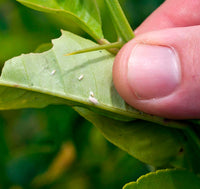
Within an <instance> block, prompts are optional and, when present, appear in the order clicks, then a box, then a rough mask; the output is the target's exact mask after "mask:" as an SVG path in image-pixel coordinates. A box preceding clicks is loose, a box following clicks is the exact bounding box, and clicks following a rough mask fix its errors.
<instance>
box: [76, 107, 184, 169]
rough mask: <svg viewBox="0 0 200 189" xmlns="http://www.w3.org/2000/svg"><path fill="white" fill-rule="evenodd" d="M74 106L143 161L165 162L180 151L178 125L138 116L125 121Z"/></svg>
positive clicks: (154, 163)
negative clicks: (135, 118)
mask: <svg viewBox="0 0 200 189" xmlns="http://www.w3.org/2000/svg"><path fill="white" fill-rule="evenodd" d="M74 109H75V110H76V111H77V112H79V113H80V114H81V115H82V116H83V117H85V118H86V119H88V120H89V121H90V122H92V123H93V124H94V125H95V126H96V127H97V128H98V129H99V130H100V131H101V132H102V134H103V135H104V137H105V138H107V139H108V140H109V141H110V142H112V143H113V144H115V145H116V146H118V147H119V148H121V149H123V150H124V151H126V152H128V153H129V154H130V155H132V156H133V157H135V158H137V159H139V160H140V161H142V162H145V163H147V164H151V165H154V166H159V167H160V166H166V165H168V164H170V161H173V160H174V159H175V158H177V157H178V156H180V155H181V153H180V151H182V148H183V144H182V142H183V139H182V136H181V133H180V132H179V130H177V129H174V128H167V127H162V126H161V125H157V124H154V123H150V122H145V121H141V120H135V121H130V122H124V121H119V120H114V119H110V118H107V117H105V116H101V115H98V114H96V113H94V112H92V111H89V110H87V109H85V108H80V107H74Z"/></svg>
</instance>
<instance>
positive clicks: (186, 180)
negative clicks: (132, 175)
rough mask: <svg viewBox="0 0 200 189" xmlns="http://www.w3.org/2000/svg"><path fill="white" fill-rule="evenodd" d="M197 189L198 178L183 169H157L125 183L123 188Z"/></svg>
mask: <svg viewBox="0 0 200 189" xmlns="http://www.w3.org/2000/svg"><path fill="white" fill-rule="evenodd" d="M161 188H162V189H189V188H190V189H199V188H200V178H199V177H197V176H196V175H195V174H193V173H191V172H188V171H185V170H172V169H171V170H170V169H166V170H159V171H156V172H152V173H149V174H147V175H144V176H142V177H140V178H139V179H138V180H137V181H136V182H131V183H128V184H126V185H125V186H124V187H123V189H161Z"/></svg>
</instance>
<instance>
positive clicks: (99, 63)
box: [0, 31, 184, 127]
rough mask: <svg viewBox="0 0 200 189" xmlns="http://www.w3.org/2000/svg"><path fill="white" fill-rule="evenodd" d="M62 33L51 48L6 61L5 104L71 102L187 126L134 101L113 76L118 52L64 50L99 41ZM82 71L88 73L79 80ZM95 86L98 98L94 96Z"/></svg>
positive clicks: (0, 93)
mask: <svg viewBox="0 0 200 189" xmlns="http://www.w3.org/2000/svg"><path fill="white" fill-rule="evenodd" d="M62 33H63V34H62V36H61V37H60V38H59V39H56V40H53V48H52V49H50V50H49V51H47V52H44V53H35V54H32V53H31V54H28V55H21V56H19V57H15V58H13V59H11V60H8V61H7V62H6V63H5V66H4V68H3V70H2V75H1V78H0V86H1V87H0V109H1V110H3V109H18V108H27V107H34V108H41V107H45V106H47V105H49V104H67V105H70V106H82V107H86V108H88V109H90V110H93V111H95V112H98V113H100V114H103V115H106V116H108V117H112V118H114V119H120V120H124V121H128V120H133V119H135V118H138V119H144V120H148V121H152V122H156V123H159V124H162V125H166V126H175V127H183V126H184V124H182V123H181V122H176V121H170V120H168V121H165V120H164V119H163V118H159V117H156V116H152V115H148V114H144V113H141V112H139V111H138V110H135V109H133V108H132V107H130V106H128V105H127V104H126V103H125V101H124V100H123V99H122V98H121V97H120V96H119V94H118V93H117V91H116V90H115V88H114V85H113V82H112V64H113V61H114V56H113V55H112V54H110V53H109V52H107V51H106V50H101V51H94V52H88V53H83V54H78V55H74V56H64V54H67V53H71V52H74V51H77V50H80V49H84V48H89V47H92V46H96V45H97V44H96V43H94V42H92V41H90V40H87V39H84V38H81V37H79V36H77V35H74V34H72V33H69V32H65V31H63V32H62ZM81 75H82V76H83V79H82V80H79V79H78V78H79V77H80V76H81ZM91 91H92V92H93V93H94V97H95V98H96V99H97V100H98V104H95V103H92V102H91V98H90V92H91Z"/></svg>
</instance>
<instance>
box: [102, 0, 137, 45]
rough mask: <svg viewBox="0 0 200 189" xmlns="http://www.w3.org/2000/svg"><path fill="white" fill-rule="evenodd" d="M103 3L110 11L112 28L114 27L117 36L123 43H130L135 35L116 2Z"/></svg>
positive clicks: (111, 0) (107, 1) (114, 0)
mask: <svg viewBox="0 0 200 189" xmlns="http://www.w3.org/2000/svg"><path fill="white" fill-rule="evenodd" d="M105 2H106V4H107V6H108V8H109V10H110V13H111V15H112V19H113V23H114V26H115V27H116V30H117V33H118V35H120V36H119V37H120V38H121V39H122V40H123V41H124V42H128V41H130V40H131V39H132V38H134V37H135V35H134V33H133V30H132V28H131V26H130V24H129V22H128V20H127V19H126V16H125V15H124V12H123V10H122V8H121V6H120V4H119V2H118V0H105Z"/></svg>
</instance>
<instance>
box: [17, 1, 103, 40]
mask: <svg viewBox="0 0 200 189" xmlns="http://www.w3.org/2000/svg"><path fill="white" fill-rule="evenodd" d="M17 1H18V2H20V3H22V4H23V5H25V6H27V7H30V8H32V9H35V10H38V11H42V12H47V13H54V14H56V15H57V16H58V17H59V18H60V19H61V20H62V19H65V20H66V23H67V22H70V21H73V22H74V23H76V24H78V25H79V26H80V27H81V28H82V29H83V30H85V31H86V32H87V33H88V34H89V35H91V36H92V37H93V38H94V39H95V40H97V41H98V40H100V39H102V38H103V33H102V27H101V17H100V13H99V9H98V6H97V4H96V1H95V0H84V1H82V0H67V1H66V0H63V1H58V0H50V1H43V0H17Z"/></svg>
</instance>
